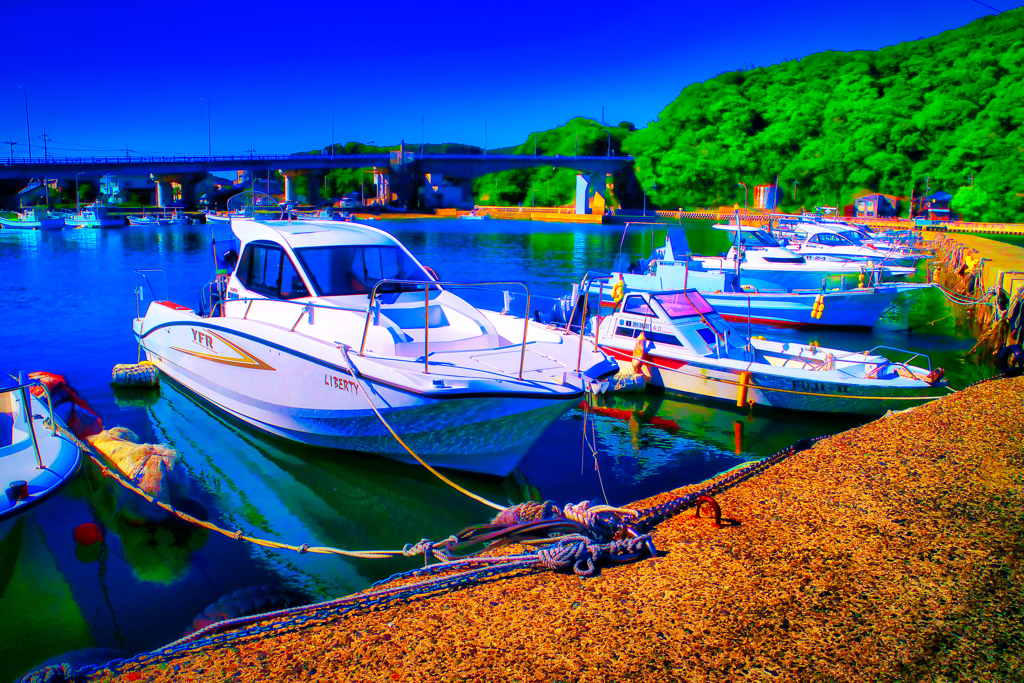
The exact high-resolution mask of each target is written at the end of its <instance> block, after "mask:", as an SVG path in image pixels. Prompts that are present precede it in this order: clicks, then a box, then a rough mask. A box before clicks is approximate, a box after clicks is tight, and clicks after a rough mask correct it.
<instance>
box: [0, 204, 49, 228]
mask: <svg viewBox="0 0 1024 683" xmlns="http://www.w3.org/2000/svg"><path fill="white" fill-rule="evenodd" d="M0 225H2V226H3V227H5V228H16V229H19V230H60V229H61V228H63V227H64V219H63V218H60V217H57V218H55V217H53V216H50V214H49V212H48V211H47V210H46V207H45V206H32V207H29V208H27V209H25V211H24V213H19V214H18V217H17V218H0Z"/></svg>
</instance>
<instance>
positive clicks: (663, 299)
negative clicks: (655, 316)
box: [654, 292, 714, 318]
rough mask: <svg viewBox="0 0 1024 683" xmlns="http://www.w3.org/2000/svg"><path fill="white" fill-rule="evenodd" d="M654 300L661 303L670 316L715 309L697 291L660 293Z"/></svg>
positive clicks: (693, 313)
mask: <svg viewBox="0 0 1024 683" xmlns="http://www.w3.org/2000/svg"><path fill="white" fill-rule="evenodd" d="M654 300H655V301H657V302H658V303H659V304H661V307H662V308H664V309H665V312H666V313H668V315H669V317H670V318H682V317H684V316H688V315H697V314H698V313H711V312H713V311H714V309H713V308H711V304H709V303H708V302H707V301H705V300H704V297H702V296H701V295H700V294H698V293H697V292H687V293H685V294H684V293H682V292H676V293H675V294H658V295H657V296H655V297H654Z"/></svg>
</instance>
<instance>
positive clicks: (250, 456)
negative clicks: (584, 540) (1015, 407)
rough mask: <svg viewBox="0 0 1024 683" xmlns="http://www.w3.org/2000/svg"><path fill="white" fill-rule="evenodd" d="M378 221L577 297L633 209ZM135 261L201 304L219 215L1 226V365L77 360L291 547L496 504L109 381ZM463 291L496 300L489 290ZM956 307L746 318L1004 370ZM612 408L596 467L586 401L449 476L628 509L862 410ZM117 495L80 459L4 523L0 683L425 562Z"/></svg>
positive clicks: (360, 542)
mask: <svg viewBox="0 0 1024 683" xmlns="http://www.w3.org/2000/svg"><path fill="white" fill-rule="evenodd" d="M373 225H374V226H376V227H380V228H382V229H385V230H388V231H390V232H392V233H394V234H395V235H396V236H397V237H398V238H399V239H401V240H402V241H403V242H404V243H405V244H406V246H408V247H409V249H410V250H411V251H412V252H413V253H414V254H416V256H417V257H419V258H420V260H421V261H422V262H424V263H425V264H427V265H429V266H432V267H433V268H434V269H435V270H437V271H438V273H439V275H440V276H441V277H442V279H451V280H456V279H458V280H478V281H482V280H488V279H494V278H500V279H503V280H504V279H509V280H523V281H525V282H527V284H528V285H529V286H530V289H531V292H532V293H533V295H534V297H535V303H534V305H533V306H532V308H534V309H538V308H542V307H549V306H550V304H551V302H550V300H547V299H544V298H542V297H555V296H558V295H561V294H563V293H565V292H566V291H567V289H568V287H569V286H570V284H571V282H573V281H578V280H579V278H580V277H581V275H582V274H583V273H584V272H585V271H586V270H588V269H607V268H609V267H610V265H611V260H612V257H613V256H614V254H615V253H616V252H617V251H618V249H619V244H620V239H621V238H622V226H592V225H563V224H547V223H529V222H519V221H496V220H491V221H463V220H443V219H430V220H417V219H403V220H393V221H377V222H375V223H373ZM707 227H708V226H707V224H702V223H699V222H693V223H690V224H688V225H687V232H688V237H689V241H690V244H691V247H692V248H693V249H694V250H695V251H698V252H703V253H717V252H719V251H722V250H724V249H726V248H727V244H726V239H727V238H726V235H725V233H722V232H719V231H714V230H709V229H707ZM663 239H664V230H663V229H661V228H656V229H655V228H652V226H649V225H648V226H635V227H631V228H630V230H629V232H627V233H626V236H625V241H624V251H627V252H629V253H630V254H631V255H632V256H633V257H636V256H640V255H644V256H646V255H648V254H649V252H650V249H651V245H652V242H653V243H655V244H658V245H659V246H660V244H661V242H662V241H663ZM136 268H162V269H164V270H166V272H167V275H168V288H169V298H170V299H172V300H174V301H178V302H180V303H184V304H188V305H194V304H195V303H196V302H197V300H198V295H199V290H200V287H201V285H202V284H203V283H205V282H206V281H207V280H208V279H209V277H210V274H211V270H212V265H211V257H210V240H209V234H208V228H207V226H203V225H195V226H190V227H185V228H153V227H130V228H124V229H120V230H104V231H100V230H82V229H79V230H63V231H44V232H39V231H16V230H0V274H2V277H0V365H2V368H0V369H2V370H3V371H15V370H22V371H25V372H31V371H35V370H47V371H50V372H55V373H59V374H63V375H64V376H65V377H66V378H67V379H68V381H69V382H70V383H71V385H72V386H74V387H75V388H76V389H77V390H78V392H79V393H80V394H81V395H82V396H83V397H85V398H86V399H87V400H88V401H90V403H91V404H92V405H93V407H94V408H95V409H96V411H97V412H98V413H99V414H100V416H101V417H102V418H103V421H104V424H105V426H107V427H112V426H116V425H122V426H125V427H128V428H130V429H132V430H133V431H135V432H136V433H137V434H139V435H140V436H141V437H142V438H143V440H144V441H147V442H161V443H165V444H168V445H170V446H171V447H173V448H175V449H177V450H178V451H179V452H180V453H181V454H182V456H183V464H184V467H185V471H186V472H187V473H188V475H189V478H190V480H191V496H192V497H193V498H194V499H195V500H197V501H198V502H199V503H200V504H201V505H202V506H203V507H205V508H206V509H207V511H208V512H209V516H210V519H211V521H213V522H215V523H217V524H218V525H220V526H221V527H224V528H228V529H242V530H244V531H245V532H246V533H248V534H252V535H256V536H261V537H264V538H268V539H272V540H276V541H281V542H285V543H291V544H295V545H301V544H303V543H306V544H309V545H327V546H336V547H341V548H346V549H352V550H355V549H390V548H400V547H402V545H404V544H405V543H409V542H416V541H419V540H420V539H421V538H424V537H427V538H432V539H439V538H444V537H446V536H448V535H449V534H451V533H454V532H456V531H458V530H460V529H462V528H463V527H465V526H468V525H470V524H477V523H481V522H484V521H487V520H488V519H489V517H490V516H491V511H490V510H489V509H488V508H485V507H483V506H481V505H480V504H478V503H475V502H473V501H471V500H469V499H467V498H465V497H463V496H462V495H461V494H459V493H456V492H455V491H453V490H451V489H449V488H448V487H446V486H445V485H444V484H442V483H440V482H438V481H437V480H435V479H434V478H433V477H432V476H431V475H430V474H429V473H427V472H426V471H424V470H422V469H421V468H417V467H411V466H407V465H402V464H398V463H394V462H391V461H388V460H384V459H379V458H375V457H372V456H368V455H360V454H353V453H346V452H340V451H330V450H324V449H315V448H308V447H303V446H299V445H296V444H293V443H290V442H286V441H283V440H280V439H276V438H274V437H269V436H267V435H264V434H261V433H257V432H255V431H253V430H251V429H249V428H248V427H244V426H242V425H240V424H239V423H237V422H236V421H234V420H232V419H229V418H227V417H226V416H225V415H223V414H221V413H218V412H216V411H213V410H211V409H209V408H207V407H206V406H205V405H203V404H201V403H199V402H198V401H197V400H195V399H194V398H193V397H191V396H190V395H188V394H187V393H185V392H184V391H182V390H181V389H179V388H178V387H176V386H175V385H173V384H171V383H168V382H165V383H163V384H162V385H161V387H160V389H159V390H158V391H156V392H141V393H140V392H135V393H132V394H127V393H124V392H118V391H115V390H114V389H113V388H112V387H111V386H110V384H109V381H110V371H111V368H112V367H113V365H114V364H116V363H123V362H134V361H135V360H136V359H137V352H138V349H137V347H136V345H135V342H134V340H133V338H132V334H131V318H132V317H134V315H135V303H134V297H133V294H132V292H133V287H134V284H135V283H134V275H133V269H136ZM467 298H470V299H471V300H473V301H474V303H478V304H480V305H485V306H488V307H491V308H498V307H500V305H501V296H500V294H497V293H494V292H475V293H472V294H469V295H467ZM517 301H518V302H519V305H520V306H521V305H522V299H519V300H517ZM538 302H539V303H538ZM950 311H951V309H950V308H949V305H948V304H947V303H946V301H945V300H944V299H943V298H942V296H941V295H940V294H939V293H938V292H934V291H926V292H923V293H921V294H919V295H917V296H915V297H914V298H912V299H910V300H907V301H902V302H899V303H898V305H897V306H896V307H895V308H894V309H892V310H891V311H889V312H888V313H887V315H886V316H885V320H884V321H883V322H882V323H881V324H879V325H878V326H876V328H875V329H874V330H872V331H871V332H865V333H852V332H821V333H808V332H802V331H784V330H774V329H770V328H758V327H756V326H755V327H754V328H753V331H754V333H755V334H765V335H766V336H773V335H774V336H777V337H785V338H790V339H796V340H802V341H806V340H807V339H811V338H813V339H817V340H818V341H819V342H820V343H821V344H822V345H823V346H834V347H839V348H850V349H855V350H861V349H867V348H870V347H872V346H876V345H879V344H884V345H889V346H897V347H905V348H913V349H914V350H918V351H923V352H925V353H929V354H931V356H932V360H933V362H934V363H935V364H937V365H940V366H942V367H945V368H946V370H947V376H948V377H949V378H950V382H951V384H952V385H953V386H954V387H957V388H959V387H961V386H963V385H965V384H968V383H970V382H972V381H974V380H975V379H979V378H981V377H985V376H988V375H989V374H991V372H992V370H991V368H989V367H987V366H984V365H977V364H976V363H974V362H971V361H965V360H964V358H963V355H964V353H965V352H966V351H967V350H968V349H969V348H970V347H971V346H972V344H973V340H971V339H969V338H967V337H966V333H965V331H963V330H958V329H956V326H955V324H954V319H953V318H952V317H950V315H949V314H950ZM607 407H608V408H611V409H612V410H610V411H608V413H607V414H605V415H599V416H597V417H596V418H595V432H596V436H597V444H598V448H599V453H598V456H597V458H596V467H595V460H594V458H591V457H589V456H588V457H587V458H586V459H584V458H583V440H582V438H583V437H582V429H581V427H582V424H583V415H582V411H580V410H573V411H571V412H569V413H568V414H567V415H565V416H564V417H563V418H562V419H560V420H558V421H557V422H556V423H554V424H553V425H552V426H551V428H550V429H549V430H548V431H547V432H546V433H545V434H544V435H543V436H542V437H541V438H540V439H539V440H538V442H537V443H536V445H535V446H534V448H533V449H532V450H531V451H530V452H529V453H528V454H527V456H526V457H525V458H524V459H523V461H522V463H521V465H520V467H519V469H518V471H517V472H515V473H513V475H510V476H509V477H507V478H506V479H505V480H502V481H497V480H494V479H487V478H481V477H474V476H468V475H460V474H458V473H454V474H451V475H450V476H452V478H453V479H455V480H456V481H458V482H459V483H460V484H462V485H463V486H466V487H467V488H470V489H472V490H474V491H476V492H478V493H480V494H482V495H484V496H486V497H487V498H489V499H491V500H495V501H497V502H509V501H511V502H520V501H522V500H526V499H529V498H534V499H552V500H554V501H556V502H557V503H560V504H564V503H566V502H576V501H579V500H584V499H592V500H603V498H604V495H605V494H607V499H608V501H609V502H610V503H612V504H625V503H629V502H631V501H634V500H637V499H640V498H643V497H645V496H648V495H651V494H653V493H656V492H659V491H663V490H666V489H669V488H673V487H676V486H680V485H684V484H687V483H692V482H696V481H700V480H703V479H706V478H708V477H710V476H712V475H714V474H715V473H716V472H719V471H722V470H724V469H727V468H729V467H732V466H734V465H736V464H738V463H739V462H741V460H742V459H749V458H754V457H762V456H766V455H770V454H771V453H774V452H775V451H777V450H779V449H780V448H782V447H784V446H786V445H788V444H789V443H792V442H793V441H795V440H797V439H799V438H803V437H806V436H815V435H818V434H825V433H831V432H835V431H839V430H842V429H847V428H849V427H852V426H855V425H856V424H858V422H857V421H854V420H851V419H849V418H847V417H844V416H814V417H813V418H808V416H806V415H799V414H787V413H783V412H772V411H770V410H762V411H758V412H756V413H754V414H750V413H748V412H747V411H740V410H737V409H735V408H732V407H731V406H729V405H725V404H714V403H704V402H699V401H683V400H680V399H678V398H673V397H671V396H665V395H663V394H659V393H655V392H647V393H644V394H641V395H634V396H628V397H621V398H615V399H613V400H612V401H611V402H609V404H608V406H607ZM598 475H600V477H599V476H598ZM602 482H603V491H604V492H602V487H601V483H602ZM124 495H125V494H123V493H122V492H121V491H120V490H119V489H118V488H117V487H116V486H115V485H113V484H111V483H109V482H108V481H105V480H104V479H103V478H102V477H101V476H100V475H99V473H98V472H97V471H96V468H94V467H91V466H85V467H83V473H82V474H81V475H79V477H78V478H77V479H76V480H75V481H74V482H72V484H71V485H69V486H68V487H66V488H65V489H64V490H63V491H62V492H61V493H60V494H59V495H58V496H56V497H55V498H54V499H52V500H50V501H48V502H47V503H46V504H44V505H41V506H39V507H38V508H36V509H35V510H33V511H31V512H29V513H27V514H25V515H22V516H21V517H19V518H18V519H17V520H16V521H15V522H13V523H11V522H9V523H5V524H3V525H0V681H6V680H12V679H14V678H16V677H17V676H19V675H21V674H23V673H25V672H26V671H28V670H30V669H31V668H33V667H35V666H37V665H38V664H40V663H41V662H43V661H44V660H47V659H48V658H50V657H54V656H57V655H61V654H63V653H67V652H70V651H75V650H81V649H86V648H110V649H112V650H114V651H122V652H126V653H129V654H134V653H137V652H140V651H143V650H147V649H152V648H155V647H158V646H160V645H162V644H165V643H166V642H169V641H171V640H173V639H175V638H177V637H179V636H181V635H182V634H183V632H184V631H185V630H186V629H187V628H188V626H189V625H190V624H191V622H192V620H193V619H194V618H195V617H196V616H197V615H199V614H200V612H202V610H203V609H204V608H205V607H206V606H207V605H208V604H210V603H212V602H214V601H216V600H217V599H219V598H220V597H222V596H224V595H227V594H230V593H232V592H233V591H235V590H237V589H239V588H246V587H249V586H258V585H270V586H280V587H284V588H287V589H290V590H293V591H298V592H301V593H303V594H305V595H306V596H307V597H308V599H326V598H331V597H338V596H341V595H344V594H347V593H350V592H352V591H355V590H359V589H361V588H365V587H366V586H368V585H369V584H370V583H372V582H373V581H376V580H378V579H381V578H384V577H387V576H388V575H390V574H392V573H394V572H397V571H402V570H405V569H409V568H412V567H414V566H416V564H417V561H416V560H387V561H382V560H349V559H344V558H340V557H334V556H325V555H310V554H305V555H298V554H295V553H291V552H284V553H278V552H271V551H268V550H265V549H262V548H259V547H255V546H252V545H249V544H245V543H240V542H237V541H234V540H231V539H227V538H224V537H222V536H220V535H218V534H210V533H208V532H206V531H204V530H199V531H197V530H195V529H191V528H187V527H185V526H184V525H180V524H164V525H156V526H154V525H143V526H131V525H129V524H127V523H126V522H125V521H124V519H123V517H122V516H121V514H120V506H121V504H122V501H123V499H124ZM85 522H95V523H97V524H99V525H100V526H101V528H102V529H103V530H104V533H105V541H104V543H102V544H100V545H97V546H91V547H88V548H82V547H76V545H75V541H74V538H73V535H72V534H73V531H74V529H75V528H76V527H77V526H78V525H79V524H82V523H85ZM420 562H422V560H420ZM116 655H117V652H113V653H111V656H116Z"/></svg>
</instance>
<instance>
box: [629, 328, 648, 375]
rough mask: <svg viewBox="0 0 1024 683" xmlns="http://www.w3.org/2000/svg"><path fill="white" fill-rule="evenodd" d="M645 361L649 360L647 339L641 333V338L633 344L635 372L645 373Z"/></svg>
mask: <svg viewBox="0 0 1024 683" xmlns="http://www.w3.org/2000/svg"><path fill="white" fill-rule="evenodd" d="M645 360H647V338H646V337H645V336H644V333H643V332H641V333H640V336H639V337H637V338H636V343H635V344H633V361H632V366H633V372H636V373H641V372H643V368H644V361H645Z"/></svg>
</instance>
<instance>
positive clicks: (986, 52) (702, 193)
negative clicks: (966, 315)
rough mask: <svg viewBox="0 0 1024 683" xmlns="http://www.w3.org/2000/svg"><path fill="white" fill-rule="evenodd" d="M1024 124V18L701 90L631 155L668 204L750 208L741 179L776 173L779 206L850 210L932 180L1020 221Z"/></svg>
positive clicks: (988, 214) (682, 98) (963, 199)
mask: <svg viewBox="0 0 1024 683" xmlns="http://www.w3.org/2000/svg"><path fill="white" fill-rule="evenodd" d="M781 38H784V37H780V39H781ZM1022 123H1024V8H1022V9H1017V10H1012V11H1009V12H1004V13H1002V14H1000V15H998V16H992V17H986V18H983V19H979V20H977V21H975V22H972V23H971V24H968V25H967V26H964V27H962V28H959V29H956V30H953V31H948V32H946V33H943V34H940V35H938V36H934V37H932V38H926V39H922V40H917V41H914V42H907V43H901V44H899V45H894V46H891V47H887V48H884V49H882V50H879V51H877V52H869V51H859V52H823V53H817V54H813V55H810V56H808V57H804V58H803V59H800V60H793V61H789V62H785V63H782V64H777V65H774V66H771V67H767V68H757V69H753V70H750V71H734V72H730V73H726V74H722V75H719V76H717V77H715V78H713V79H710V80H708V81H705V82H703V83H694V84H692V85H689V86H687V87H686V88H684V89H683V91H682V92H681V93H680V94H679V96H678V97H677V98H676V99H675V100H674V101H673V102H672V103H671V104H669V105H668V106H667V107H666V108H665V109H664V111H662V112H661V114H660V116H659V117H658V119H657V120H656V121H654V122H652V123H651V124H650V125H649V126H648V127H647V128H645V129H642V130H638V131H637V132H636V133H634V134H632V135H630V136H629V137H628V138H627V139H626V140H625V143H624V146H623V148H624V150H625V151H626V152H627V153H630V154H633V155H634V156H635V157H636V158H637V164H636V175H637V177H638V179H639V181H640V183H641V184H642V186H644V187H647V186H650V185H651V184H652V183H656V184H657V190H656V191H654V192H652V193H650V194H649V196H651V197H652V198H653V199H654V200H655V201H656V202H657V203H658V204H659V205H661V206H665V207H671V208H675V207H679V206H682V207H694V206H718V205H728V204H732V203H734V202H736V201H740V202H742V201H743V188H741V187H737V185H736V183H737V182H744V183H747V185H748V186H751V187H752V185H754V184H761V183H769V182H772V181H774V179H775V176H776V174H779V176H780V185H781V186H782V188H783V190H784V199H783V202H782V207H783V208H798V207H799V206H800V205H805V206H808V207H810V206H814V205H816V204H821V203H828V204H835V203H836V201H842V203H844V204H846V203H850V200H851V198H852V197H853V196H854V194H855V193H857V192H858V191H859V190H863V189H868V190H873V191H874V190H877V191H880V192H884V193H887V194H895V195H903V196H906V195H909V194H910V191H911V189H912V188H913V189H914V192H915V194H916V195H918V194H920V193H921V192H923V191H924V189H925V177H926V176H930V178H931V180H930V181H929V184H930V187H931V188H932V190H935V189H944V190H946V191H947V192H950V193H952V194H956V193H957V191H958V188H960V187H962V186H969V185H970V180H969V176H971V175H972V174H973V175H974V186H975V187H974V191H973V192H972V193H970V194H966V195H965V193H961V195H960V196H959V197H957V199H955V200H954V207H956V205H957V203H960V204H961V207H960V208H961V210H962V211H963V212H964V213H965V214H966V216H965V217H967V218H972V219H981V220H992V221H998V220H1001V221H1017V222H1024V204H1022V201H1024V128H1022V127H1021V124H1022ZM794 181H796V182H798V183H799V184H798V186H797V190H796V192H797V196H796V201H793V182H794ZM750 201H751V203H753V196H752V194H751V197H750ZM972 214H973V215H972Z"/></svg>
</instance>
